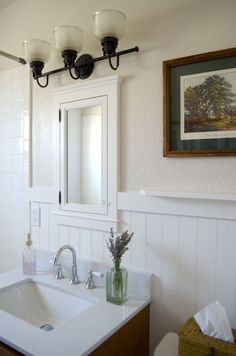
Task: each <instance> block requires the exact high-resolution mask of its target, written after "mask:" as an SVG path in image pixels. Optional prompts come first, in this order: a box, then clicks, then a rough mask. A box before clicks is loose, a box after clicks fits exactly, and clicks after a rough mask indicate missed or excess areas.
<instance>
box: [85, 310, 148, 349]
mask: <svg viewBox="0 0 236 356" xmlns="http://www.w3.org/2000/svg"><path fill="white" fill-rule="evenodd" d="M149 316H150V306H149V305H148V306H146V307H145V308H144V309H142V310H141V311H140V312H139V313H138V314H137V315H135V316H134V317H133V318H132V319H131V320H129V321H128V322H127V323H126V324H125V325H124V326H122V327H121V328H120V329H119V330H117V331H116V332H115V333H114V334H113V335H111V337H109V339H107V340H106V341H105V342H104V343H103V344H101V345H100V346H99V347H98V348H97V349H96V350H94V351H93V352H92V353H91V354H90V356H148V355H149Z"/></svg>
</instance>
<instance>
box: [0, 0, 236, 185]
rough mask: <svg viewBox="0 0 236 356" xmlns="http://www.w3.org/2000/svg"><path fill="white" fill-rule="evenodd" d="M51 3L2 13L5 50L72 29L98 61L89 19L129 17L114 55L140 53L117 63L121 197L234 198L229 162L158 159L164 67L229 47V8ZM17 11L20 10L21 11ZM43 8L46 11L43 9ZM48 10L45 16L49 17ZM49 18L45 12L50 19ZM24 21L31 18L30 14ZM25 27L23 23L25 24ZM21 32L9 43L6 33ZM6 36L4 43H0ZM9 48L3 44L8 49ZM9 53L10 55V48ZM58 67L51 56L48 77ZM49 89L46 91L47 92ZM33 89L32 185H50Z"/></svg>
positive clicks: (46, 113) (43, 106)
mask: <svg viewBox="0 0 236 356" xmlns="http://www.w3.org/2000/svg"><path fill="white" fill-rule="evenodd" d="M69 2H70V3H71V5H73V6H68V1H64V0H60V1H57V2H56V4H57V6H56V7H55V11H51V10H52V7H53V6H54V5H55V1H54V0H52V1H50V2H48V1H47V2H45V0H43V1H41V2H40V4H39V3H37V2H34V1H33V2H32V1H29V0H21V1H18V2H16V3H14V4H13V5H11V6H10V7H9V8H7V9H6V10H5V12H3V14H5V16H4V17H3V15H2V17H1V15H0V19H1V33H2V34H3V38H7V39H8V42H6V40H4V41H5V42H4V41H3V45H4V48H3V49H5V50H6V49H7V48H8V49H9V50H11V51H12V52H14V53H15V51H16V50H18V51H20V48H19V43H20V42H22V40H23V39H24V38H27V37H42V38H44V39H46V40H49V41H50V42H51V43H52V42H53V40H52V37H51V30H52V28H53V26H54V25H56V24H60V23H73V24H77V25H79V26H81V27H83V28H84V30H85V42H84V49H83V52H86V51H88V52H90V53H92V54H93V55H99V54H100V48H99V44H98V41H96V39H95V38H94V35H93V33H92V21H91V16H92V13H93V12H94V11H95V10H96V9H98V8H105V7H107V6H109V7H115V8H117V7H119V8H120V9H121V10H123V11H124V12H126V14H127V16H128V25H127V31H126V34H125V36H124V38H123V39H122V40H121V41H120V49H124V48H127V47H131V46H134V45H139V47H140V53H139V54H137V55H136V54H131V55H128V56H126V57H124V58H121V66H120V68H119V70H118V72H119V74H120V75H121V76H123V77H124V81H123V83H122V88H121V137H120V144H121V159H120V162H121V167H120V168H121V180H120V182H121V186H120V190H124V191H125V190H138V189H140V187H145V188H154V189H155V188H156V189H163V190H180V191H181V190H185V191H202V192H235V178H236V166H235V165H234V161H235V158H234V157H221V158H179V159H178V158H175V159H171V158H163V157H162V145H163V139H162V130H163V125H162V116H163V112H162V96H163V92H162V61H163V60H165V59H170V58H176V57H180V56H185V55H191V54H197V53H201V52H207V51H213V50H218V49H223V48H229V47H233V46H235V32H236V22H235V15H234V14H235V13H236V2H235V0H226V1H223V0H204V1H201V0H197V1H196V0H194V1H190V0H181V1H178V2H176V1H171V0H169V1H167V2H163V1H154V0H145V1H141V0H139V1H135V0H132V1H121V2H119V6H118V4H117V2H116V1H107V0H99V1H91V2H86V4H85V3H84V2H81V1H76V2H75V1H72V0H70V1H69ZM21 5H22V7H21ZM39 5H40V7H42V8H43V10H44V11H43V15H40V16H43V24H44V25H43V26H42V21H36V17H37V16H38V14H39V12H38V11H39V9H37V6H39ZM43 5H45V6H43ZM47 10H48V11H47ZM49 10H50V11H49ZM29 13H30V16H28V14H29ZM26 17H27V21H24V18H25V19H26ZM12 21H14V26H15V27H18V26H17V24H20V25H21V26H19V31H17V32H19V33H17V34H16V35H15V34H14V36H13V35H11V33H12V32H11V31H9V27H10V26H11V24H12ZM4 35H5V36H4ZM8 43H9V44H8ZM14 45H15V47H14ZM59 65H60V60H59V56H58V54H56V52H55V49H52V58H51V60H50V62H49V64H48V65H47V69H52V68H55V67H57V66H59ZM109 74H111V71H110V69H109V68H108V65H107V63H99V64H97V66H96V68H95V71H94V74H93V77H102V76H105V75H109ZM69 82H70V83H71V80H69V79H67V75H61V76H56V77H54V78H53V80H52V82H51V85H50V87H51V88H52V87H53V86H57V85H61V84H68V83H69ZM49 89H50V88H49ZM49 89H48V90H47V89H40V88H37V87H36V85H34V98H33V99H34V101H33V114H34V117H33V119H34V123H33V127H34V182H35V185H45V186H50V185H51V184H52V167H51V152H52V146H51V145H52V114H51V112H52V111H51V93H50V90H49ZM173 176H174V179H173Z"/></svg>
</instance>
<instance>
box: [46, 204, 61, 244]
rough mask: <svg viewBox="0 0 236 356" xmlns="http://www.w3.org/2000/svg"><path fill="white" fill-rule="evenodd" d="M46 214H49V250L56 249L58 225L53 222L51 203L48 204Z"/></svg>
mask: <svg viewBox="0 0 236 356" xmlns="http://www.w3.org/2000/svg"><path fill="white" fill-rule="evenodd" d="M48 215H49V227H48V236H49V241H48V247H49V250H51V251H56V250H57V249H58V248H59V239H58V225H57V224H56V222H55V216H54V214H53V204H49V209H48Z"/></svg>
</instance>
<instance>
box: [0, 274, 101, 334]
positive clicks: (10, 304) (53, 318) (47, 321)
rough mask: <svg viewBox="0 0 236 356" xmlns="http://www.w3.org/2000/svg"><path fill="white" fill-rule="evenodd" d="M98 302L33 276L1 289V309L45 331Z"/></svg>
mask: <svg viewBox="0 0 236 356" xmlns="http://www.w3.org/2000/svg"><path fill="white" fill-rule="evenodd" d="M95 303H96V300H91V298H84V297H81V296H78V295H77V294H74V293H72V292H71V291H68V290H66V291H65V290H63V289H62V288H59V287H55V286H52V285H50V284H47V283H44V282H41V281H35V280H34V279H32V278H28V279H24V280H22V281H19V282H16V283H13V284H11V285H8V286H6V287H3V288H1V290H0V310H3V311H4V312H7V313H9V314H11V315H13V316H14V317H16V318H18V319H21V320H24V321H25V322H27V323H29V324H31V325H33V326H36V327H38V328H42V330H43V331H51V330H53V329H54V328H55V327H57V326H59V325H62V324H64V323H66V322H67V321H69V320H71V319H72V318H73V317H75V316H77V315H79V314H80V313H81V312H83V311H84V310H86V309H88V308H90V307H91V306H93V305H94V304H95Z"/></svg>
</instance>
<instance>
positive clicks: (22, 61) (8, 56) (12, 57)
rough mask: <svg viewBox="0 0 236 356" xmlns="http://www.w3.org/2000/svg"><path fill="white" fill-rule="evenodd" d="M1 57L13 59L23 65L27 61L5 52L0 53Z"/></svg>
mask: <svg viewBox="0 0 236 356" xmlns="http://www.w3.org/2000/svg"><path fill="white" fill-rule="evenodd" d="M0 56H2V57H5V58H8V59H11V60H13V61H15V62H18V63H21V64H26V61H25V60H24V58H21V57H16V56H14V55H13V54H10V53H7V52H4V51H0Z"/></svg>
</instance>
